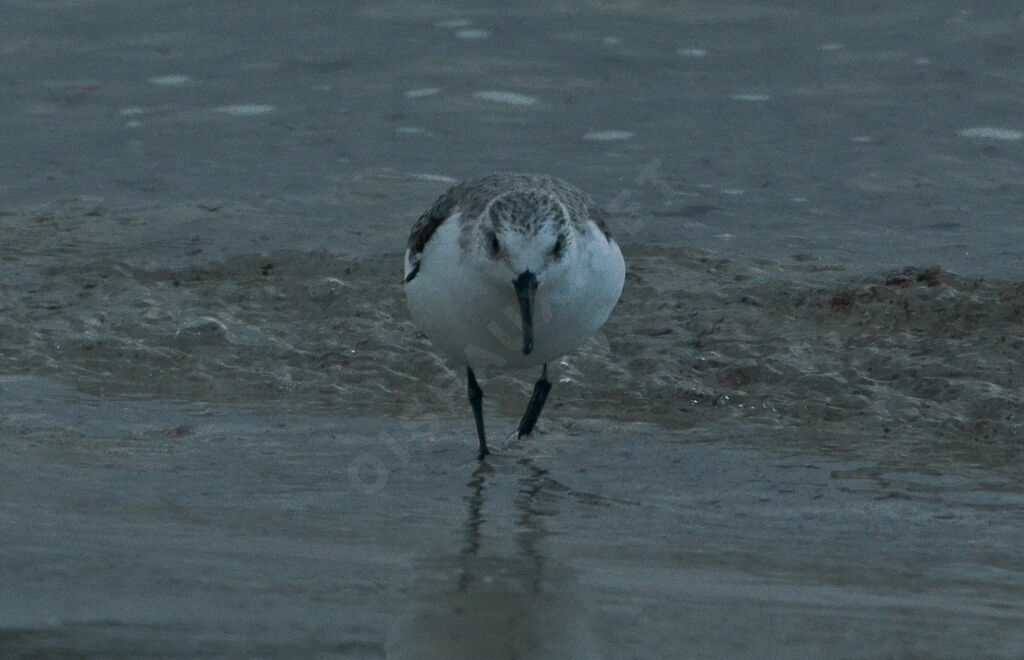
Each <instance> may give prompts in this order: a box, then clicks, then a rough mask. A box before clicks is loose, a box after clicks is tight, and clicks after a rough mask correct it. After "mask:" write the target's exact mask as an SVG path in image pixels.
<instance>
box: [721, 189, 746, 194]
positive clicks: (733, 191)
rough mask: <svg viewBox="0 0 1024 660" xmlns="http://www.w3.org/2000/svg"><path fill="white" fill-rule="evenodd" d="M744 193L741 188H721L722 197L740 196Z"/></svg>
mask: <svg viewBox="0 0 1024 660" xmlns="http://www.w3.org/2000/svg"><path fill="white" fill-rule="evenodd" d="M744 192H745V191H744V190H743V189H742V188H722V194H723V195H742V194H743V193H744Z"/></svg>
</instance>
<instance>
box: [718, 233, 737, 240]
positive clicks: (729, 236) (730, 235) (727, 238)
mask: <svg viewBox="0 0 1024 660" xmlns="http://www.w3.org/2000/svg"><path fill="white" fill-rule="evenodd" d="M715 238H720V239H722V240H723V241H731V240H732V239H733V238H735V236H733V235H732V234H716V235H715Z"/></svg>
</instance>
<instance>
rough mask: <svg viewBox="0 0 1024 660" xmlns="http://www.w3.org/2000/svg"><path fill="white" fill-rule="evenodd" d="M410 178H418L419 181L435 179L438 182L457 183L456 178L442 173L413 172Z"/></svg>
mask: <svg viewBox="0 0 1024 660" xmlns="http://www.w3.org/2000/svg"><path fill="white" fill-rule="evenodd" d="M412 178H414V179H419V180H420V181H437V182H438V183H458V182H459V180H458V179H453V178H452V177H450V176H445V175H443V174H427V173H424V174H413V175H412Z"/></svg>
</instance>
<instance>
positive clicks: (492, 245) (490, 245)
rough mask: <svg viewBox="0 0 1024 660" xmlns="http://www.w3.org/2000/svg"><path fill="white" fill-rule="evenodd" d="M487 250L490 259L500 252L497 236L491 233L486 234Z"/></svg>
mask: <svg viewBox="0 0 1024 660" xmlns="http://www.w3.org/2000/svg"><path fill="white" fill-rule="evenodd" d="M487 249H488V250H489V251H490V253H491V256H492V257H493V256H497V254H498V253H499V252H501V243H499V242H498V236H497V234H495V233H494V232H493V231H492V232H489V233H488V234H487Z"/></svg>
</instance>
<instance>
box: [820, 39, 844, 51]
mask: <svg viewBox="0 0 1024 660" xmlns="http://www.w3.org/2000/svg"><path fill="white" fill-rule="evenodd" d="M845 47H846V46H844V45H843V44H842V43H840V42H838V41H830V42H828V43H827V44H821V49H822V50H823V51H825V52H828V51H833V50H842V49H843V48H845Z"/></svg>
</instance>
